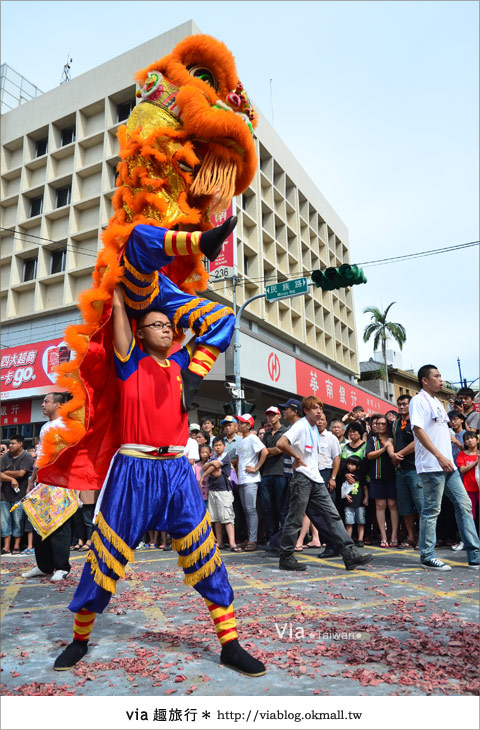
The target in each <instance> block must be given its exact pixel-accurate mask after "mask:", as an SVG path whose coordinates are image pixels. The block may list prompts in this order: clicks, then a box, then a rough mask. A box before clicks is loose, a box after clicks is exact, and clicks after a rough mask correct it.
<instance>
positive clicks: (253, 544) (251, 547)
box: [245, 542, 257, 553]
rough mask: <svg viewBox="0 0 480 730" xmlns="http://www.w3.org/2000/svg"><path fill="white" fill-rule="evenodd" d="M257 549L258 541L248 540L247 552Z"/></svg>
mask: <svg viewBox="0 0 480 730" xmlns="http://www.w3.org/2000/svg"><path fill="white" fill-rule="evenodd" d="M256 549H257V543H256V542H247V544H246V545H245V552H246V553H253V552H254V550H256Z"/></svg>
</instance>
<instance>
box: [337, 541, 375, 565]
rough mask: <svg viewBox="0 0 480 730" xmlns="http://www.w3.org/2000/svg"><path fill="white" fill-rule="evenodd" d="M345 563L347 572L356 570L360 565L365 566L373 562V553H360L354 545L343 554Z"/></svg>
mask: <svg viewBox="0 0 480 730" xmlns="http://www.w3.org/2000/svg"><path fill="white" fill-rule="evenodd" d="M342 558H343V562H344V563H345V568H346V569H347V570H355V568H357V567H358V566H359V565H365V564H366V563H369V562H370V561H371V560H373V555H372V554H371V553H359V552H358V550H357V549H356V548H355V547H354V546H353V545H352V546H351V547H349V548H347V549H346V550H344V552H343V553H342Z"/></svg>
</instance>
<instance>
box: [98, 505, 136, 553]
mask: <svg viewBox="0 0 480 730" xmlns="http://www.w3.org/2000/svg"><path fill="white" fill-rule="evenodd" d="M95 526H96V527H98V529H99V531H100V532H101V533H102V535H103V536H104V537H105V538H106V539H107V540H108V542H109V543H110V544H111V545H113V547H114V548H115V549H116V550H118V552H119V553H121V554H122V555H123V556H124V557H125V558H127V560H128V561H129V562H130V563H134V562H135V554H134V552H133V550H132V548H129V547H128V545H127V543H126V542H123V540H122V538H121V537H119V536H118V535H117V533H116V532H114V531H113V530H112V528H111V527H110V525H107V523H106V522H105V518H104V517H103V515H102V513H101V512H99V513H98V515H97V519H96V521H95Z"/></svg>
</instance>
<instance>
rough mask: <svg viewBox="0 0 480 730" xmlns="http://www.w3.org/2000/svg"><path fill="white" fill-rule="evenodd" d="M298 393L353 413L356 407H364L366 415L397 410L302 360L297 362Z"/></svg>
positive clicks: (389, 404) (380, 399)
mask: <svg viewBox="0 0 480 730" xmlns="http://www.w3.org/2000/svg"><path fill="white" fill-rule="evenodd" d="M296 375H297V393H301V395H302V396H303V397H305V396H307V395H316V396H317V398H320V400H321V401H323V403H324V405H325V406H335V408H340V409H342V410H344V411H351V410H352V408H354V407H355V406H363V408H364V410H365V412H366V413H384V412H385V411H387V410H396V408H395V406H392V404H391V403H388V402H387V401H385V400H383V399H382V398H377V397H376V396H374V395H372V394H371V393H367V392H366V391H365V390H363V389H362V388H358V387H356V386H354V385H352V384H351V383H347V382H345V381H344V380H340V379H339V378H335V377H334V376H333V375H330V373H326V372H324V371H323V370H318V368H314V367H312V366H311V365H307V363H305V362H302V361H301V360H297V361H296Z"/></svg>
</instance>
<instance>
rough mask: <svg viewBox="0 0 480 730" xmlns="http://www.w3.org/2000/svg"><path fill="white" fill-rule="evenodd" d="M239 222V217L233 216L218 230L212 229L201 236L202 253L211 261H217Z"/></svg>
mask: <svg viewBox="0 0 480 730" xmlns="http://www.w3.org/2000/svg"><path fill="white" fill-rule="evenodd" d="M237 222H238V218H237V216H235V215H232V216H231V218H227V220H226V221H225V223H223V224H222V225H221V226H218V228H212V229H211V230H210V231H205V232H204V233H202V235H201V236H200V251H201V252H202V253H203V254H205V256H206V257H207V259H208V260H209V261H215V259H216V258H217V257H218V255H219V254H220V251H221V250H222V246H223V244H224V242H225V240H226V239H227V238H228V236H229V235H230V234H231V232H232V231H233V229H234V228H235V226H236V225H237Z"/></svg>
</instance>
